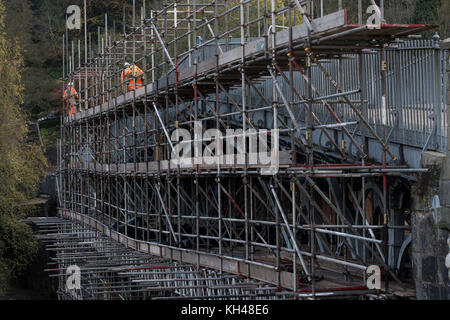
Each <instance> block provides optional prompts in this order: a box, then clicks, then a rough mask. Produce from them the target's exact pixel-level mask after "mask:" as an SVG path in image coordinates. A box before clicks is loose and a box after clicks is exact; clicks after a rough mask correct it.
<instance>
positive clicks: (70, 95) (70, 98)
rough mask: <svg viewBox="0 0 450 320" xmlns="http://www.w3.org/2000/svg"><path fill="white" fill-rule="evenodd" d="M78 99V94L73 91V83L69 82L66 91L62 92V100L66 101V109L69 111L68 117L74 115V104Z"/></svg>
mask: <svg viewBox="0 0 450 320" xmlns="http://www.w3.org/2000/svg"><path fill="white" fill-rule="evenodd" d="M77 99H78V93H77V91H76V90H75V86H74V83H73V82H69V84H68V85H67V89H66V91H64V100H65V101H66V105H67V109H68V110H69V116H71V115H73V114H75V113H76V104H77Z"/></svg>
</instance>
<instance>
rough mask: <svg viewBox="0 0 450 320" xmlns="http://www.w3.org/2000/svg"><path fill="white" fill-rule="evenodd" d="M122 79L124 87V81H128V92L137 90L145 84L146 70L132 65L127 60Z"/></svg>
mask: <svg viewBox="0 0 450 320" xmlns="http://www.w3.org/2000/svg"><path fill="white" fill-rule="evenodd" d="M121 80H122V88H123V87H124V85H123V82H124V81H128V83H127V87H128V92H131V91H134V90H137V89H139V88H142V87H143V86H144V72H143V71H142V70H141V69H139V67H138V66H136V65H130V64H129V63H128V62H126V63H125V66H124V70H123V72H122V75H121Z"/></svg>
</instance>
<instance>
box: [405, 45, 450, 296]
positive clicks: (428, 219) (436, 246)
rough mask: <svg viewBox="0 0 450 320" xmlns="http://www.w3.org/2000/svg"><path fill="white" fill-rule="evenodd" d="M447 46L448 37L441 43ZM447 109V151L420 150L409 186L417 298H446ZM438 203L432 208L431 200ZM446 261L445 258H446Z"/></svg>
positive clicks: (449, 77)
mask: <svg viewBox="0 0 450 320" xmlns="http://www.w3.org/2000/svg"><path fill="white" fill-rule="evenodd" d="M441 47H442V48H443V49H450V39H447V40H445V41H443V42H442V44H441ZM445 63H446V70H447V74H446V91H447V92H446V104H447V110H449V106H450V62H449V61H445ZM449 123H450V112H447V132H448V134H447V139H448V141H447V154H443V153H437V152H424V153H423V154H422V159H421V165H422V167H424V168H428V169H429V172H427V173H425V174H422V175H421V177H420V178H419V181H418V183H417V186H416V187H415V188H413V195H414V196H413V198H414V204H413V217H412V248H411V249H412V250H411V251H412V262H413V275H414V281H415V286H416V297H417V299H431V300H450V279H449V277H450V272H449V269H448V267H450V266H449V263H448V261H449V260H450V253H449V243H450V236H449V231H450V126H449V125H448V124H449ZM435 196H438V197H439V204H440V205H439V206H437V207H436V208H433V205H432V204H433V199H434V198H435ZM446 260H447V261H446Z"/></svg>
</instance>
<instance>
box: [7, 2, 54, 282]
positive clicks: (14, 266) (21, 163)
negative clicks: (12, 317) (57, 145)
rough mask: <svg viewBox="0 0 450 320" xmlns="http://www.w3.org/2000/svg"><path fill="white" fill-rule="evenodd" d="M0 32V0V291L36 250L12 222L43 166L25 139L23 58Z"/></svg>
mask: <svg viewBox="0 0 450 320" xmlns="http://www.w3.org/2000/svg"><path fill="white" fill-rule="evenodd" d="M4 30H5V6H4V3H3V0H0V79H2V80H1V81H0V181H1V183H0V290H2V289H4V288H5V286H6V284H7V282H8V281H9V280H11V279H14V278H16V277H17V276H19V275H20V274H21V272H23V271H24V269H25V268H26V267H27V265H28V264H29V263H30V261H31V259H32V257H33V255H34V254H35V252H36V250H37V242H36V240H34V239H33V237H32V233H31V230H30V228H29V227H28V226H27V225H24V224H21V223H19V222H18V219H19V218H21V217H23V216H24V215H25V214H26V213H27V210H26V209H25V208H26V207H25V206H22V205H21V204H23V203H24V202H25V201H26V200H27V199H30V198H31V197H33V196H34V193H35V190H36V188H37V186H38V185H39V182H40V175H41V174H42V173H43V171H44V169H45V166H46V161H45V158H44V156H43V153H42V149H41V148H40V147H38V146H35V145H33V144H31V143H28V142H27V141H26V138H27V126H26V123H27V121H26V116H25V114H24V112H23V109H22V104H23V85H22V77H21V72H22V70H23V57H22V55H21V49H20V46H19V45H18V43H19V41H18V40H17V39H13V38H8V37H7V35H6V32H5V31H4Z"/></svg>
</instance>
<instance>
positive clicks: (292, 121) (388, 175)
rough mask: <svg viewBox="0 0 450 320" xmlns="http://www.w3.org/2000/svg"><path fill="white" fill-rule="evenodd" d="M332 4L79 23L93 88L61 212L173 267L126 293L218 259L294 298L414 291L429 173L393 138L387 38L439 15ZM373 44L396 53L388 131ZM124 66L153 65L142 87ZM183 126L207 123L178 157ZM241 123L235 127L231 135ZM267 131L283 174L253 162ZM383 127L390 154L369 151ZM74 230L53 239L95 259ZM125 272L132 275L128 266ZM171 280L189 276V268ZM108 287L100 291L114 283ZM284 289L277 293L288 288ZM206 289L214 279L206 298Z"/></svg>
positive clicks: (142, 257)
mask: <svg viewBox="0 0 450 320" xmlns="http://www.w3.org/2000/svg"><path fill="white" fill-rule="evenodd" d="M317 3H319V2H318V1H298V0H294V1H282V2H280V1H274V0H247V1H223V0H209V1H205V0H183V1H170V2H168V1H166V3H165V5H164V7H163V8H162V9H160V10H155V8H152V10H149V9H148V8H146V7H145V5H146V4H145V1H144V5H143V7H142V8H141V11H140V15H139V16H138V17H136V12H137V11H136V10H135V1H133V7H134V9H133V12H132V25H131V26H130V27H126V24H125V21H126V20H125V16H126V14H125V13H124V21H123V30H122V31H121V32H120V33H119V32H118V31H117V30H116V28H115V24H114V27H113V28H112V31H111V27H110V24H109V23H108V18H107V16H106V17H105V28H104V30H103V32H100V30H99V32H98V37H97V38H98V40H97V44H96V45H95V44H94V43H93V42H94V41H93V39H92V36H91V34H88V32H87V27H86V26H85V30H84V31H85V41H84V50H83V49H82V47H83V43H82V42H81V41H79V42H78V46H76V44H74V42H72V44H71V50H69V47H70V45H69V40H68V34H67V33H66V36H65V37H64V39H63V43H64V52H65V54H64V61H63V64H64V67H63V70H64V74H63V78H64V80H65V81H64V89H65V88H66V87H67V84H68V83H69V82H74V83H75V87H76V90H77V92H78V95H77V97H74V96H72V97H70V100H71V101H72V102H68V99H65V100H64V108H63V110H64V113H63V116H62V119H61V121H62V133H61V134H62V141H61V145H60V151H59V168H60V174H59V176H58V189H59V193H58V198H59V215H60V216H61V217H62V218H66V219H70V220H72V221H76V222H78V223H82V224H83V227H80V228H82V229H80V230H83V231H82V232H81V231H79V230H74V229H73V228H74V227H73V225H70V228H72V229H70V231H68V232H69V234H72V233H74V232H75V233H78V232H81V233H87V234H89V235H90V236H93V235H95V234H96V232H100V233H101V235H102V237H105V238H102V239H103V240H102V242H101V245H104V246H106V247H108V248H109V247H112V248H114V250H113V251H110V253H111V252H119V251H120V252H122V250H125V251H127V250H129V249H133V250H134V251H139V252H141V253H139V254H138V253H136V252H135V253H133V254H131V256H132V258H133V259H138V260H139V264H141V265H144V266H145V265H147V264H150V265H154V264H158V265H159V264H161V265H164V266H166V267H167V268H168V269H165V270H164V271H161V270H159V271H155V270H156V269H155V270H152V271H151V272H150V271H148V270H147V271H142V272H143V273H144V275H142V274H141V271H139V272H134V270H132V271H131V274H132V276H133V277H135V278H133V277H131V275H130V274H127V275H126V277H127V278H130V277H131V278H132V279H134V280H136V281H134V280H133V281H134V282H133V281H132V282H133V284H132V285H131V284H129V283H128V285H129V286H130V287H129V288H128V289H127V290H128V291H127V292H132V291H133V290H132V288H136V290H137V291H139V292H145V290H147V289H148V287H147V285H148V282H152V281H155V282H157V283H160V282H161V283H163V282H164V281H162V280H161V279H160V278H158V275H159V276H161V277H163V278H165V277H169V276H170V274H180V275H181V274H190V275H192V274H196V275H198V274H201V276H200V277H203V278H207V277H206V276H205V273H208V274H209V273H213V274H214V277H216V278H217V279H220V281H224V279H229V278H231V279H241V278H245V279H246V280H245V281H244V282H245V283H247V285H250V286H255V284H254V283H258V285H259V282H263V283H266V284H267V285H268V287H267V288H269V289H270V290H272V289H273V286H275V288H277V290H278V291H280V292H282V294H283V297H286V295H289V296H290V297H293V298H302V297H307V298H320V297H321V294H322V295H323V294H324V292H325V293H326V296H330V295H331V296H332V295H333V294H337V293H338V292H339V293H342V292H348V293H349V294H351V292H359V293H360V292H361V291H362V292H363V293H365V294H373V293H375V294H380V293H381V292H383V293H384V294H391V293H392V292H393V291H402V290H404V291H405V290H406V288H407V286H408V285H407V284H406V283H405V282H404V281H402V279H401V278H402V276H401V274H400V273H401V271H402V270H401V269H402V261H401V260H402V259H401V257H402V255H403V253H404V250H405V249H404V248H403V246H402V243H404V240H405V239H406V238H407V237H408V235H409V227H408V222H407V216H406V215H405V212H406V208H407V204H406V203H407V202H408V201H407V199H406V198H407V197H408V192H407V187H405V186H406V185H407V180H408V179H407V178H405V177H408V176H411V175H413V174H414V173H417V172H419V171H420V169H411V168H408V167H406V166H404V165H401V164H399V163H398V161H397V155H396V154H395V152H394V151H392V150H390V149H389V144H388V141H389V138H390V133H389V132H388V130H387V125H386V124H387V122H386V121H387V120H386V119H387V117H388V111H387V106H386V103H385V101H386V90H387V89H386V85H385V82H386V72H387V71H386V54H385V50H386V48H387V47H388V45H389V44H390V43H392V42H393V41H395V40H397V39H400V38H404V37H407V36H409V35H412V34H417V33H418V32H421V31H425V30H429V29H431V28H433V27H435V26H426V25H390V24H381V25H379V26H369V25H364V24H362V6H361V5H360V12H359V14H358V15H357V17H358V23H356V24H350V23H349V21H348V13H347V11H346V10H345V9H343V8H341V7H337V8H331V9H332V12H331V13H329V14H325V12H324V10H322V11H320V12H317V11H316V12H314V8H315V7H316V6H315V5H314V4H317ZM360 3H361V2H360ZM339 6H341V4H339ZM331 9H330V10H331ZM336 10H337V11H336ZM85 14H86V13H85ZM75 48H77V50H78V58H77V57H76V52H75V51H76V50H75ZM374 50H377V51H378V52H381V54H380V57H381V59H380V61H379V66H380V67H379V69H378V71H379V74H377V76H380V79H381V81H380V82H381V83H380V84H379V85H380V86H381V94H382V97H381V101H382V104H381V105H380V106H379V112H380V113H381V119H382V123H381V124H380V125H378V126H376V127H375V126H373V125H372V124H371V123H369V121H368V120H367V119H368V112H369V110H368V109H367V99H368V98H367V97H366V92H365V91H366V88H367V84H366V83H365V82H366V79H367V76H369V77H370V75H367V72H369V71H368V70H367V68H366V66H365V61H366V59H365V57H366V55H370V54H372V53H373V51H374ZM83 51H84V54H83ZM349 55H354V56H355V55H356V57H357V59H356V60H355V61H356V62H355V63H357V66H358V67H357V68H356V70H355V72H354V74H353V78H352V79H347V78H345V77H343V70H342V68H340V70H339V72H338V75H340V76H339V77H338V78H337V79H335V78H334V77H333V74H332V72H330V70H329V68H328V67H327V63H328V62H329V61H338V62H339V64H338V65H339V66H342V65H343V61H345V60H346V59H348V57H349ZM83 58H84V63H83ZM76 61H77V62H78V63H76ZM126 62H128V63H130V64H132V65H133V64H134V65H138V66H139V68H141V69H142V70H143V72H144V78H143V85H142V87H141V86H140V85H139V84H138V79H142V77H141V75H135V74H133V77H132V78H133V79H134V80H133V79H131V80H130V79H122V78H121V74H122V72H123V70H124V64H125V63H126ZM77 64H78V67H76V65H77ZM372 72H373V71H372ZM373 76H375V75H373ZM130 81H131V83H132V84H131V86H132V89H133V90H130V91H128V90H127V87H129V84H130ZM267 83H269V84H270V86H271V90H266V88H267ZM348 83H350V84H351V85H348ZM324 92H327V93H324ZM330 92H331V93H330ZM68 103H73V104H74V105H75V107H76V113H75V114H69V113H68V111H69V108H68V107H67V106H68ZM345 114H347V115H350V116H347V117H344V115H345ZM324 115H326V116H325V117H324ZM350 118H351V120H346V119H350ZM177 129H184V132H187V133H189V134H190V135H191V136H192V137H193V138H192V140H189V139H188V140H186V139H185V140H184V143H185V144H192V145H193V148H192V149H193V150H194V152H192V154H191V155H190V156H187V155H186V154H185V153H183V157H182V158H183V160H184V162H181V163H180V162H178V163H175V162H173V161H172V160H173V158H174V157H173V155H174V154H175V153H174V152H176V150H177V149H176V147H177V145H176V143H178V142H180V140H179V139H178V138H179V136H178V135H176V136H173V135H172V133H173V132H174V131H175V130H177ZM210 129H212V130H213V131H211V130H210ZM239 129H240V130H242V132H240V131H236V130H239ZM227 130H235V131H233V132H234V133H233V134H232V135H230V134H228V133H227V134H224V135H223V136H221V135H220V134H219V132H227ZM198 132H201V133H203V132H214V133H211V134H209V135H206V134H205V135H202V134H200V135H199V134H198ZM255 136H256V137H257V138H258V139H260V140H261V141H263V145H264V146H268V147H269V149H270V150H272V151H271V153H269V158H271V156H272V157H275V158H276V168H275V170H274V169H273V163H272V162H271V163H269V164H267V163H266V162H264V163H262V161H260V160H258V157H256V158H257V160H256V161H255V154H258V151H260V149H259V148H261V145H258V146H257V145H256V144H255V143H254V140H252V139H253V137H255ZM175 138H176V139H175ZM369 139H371V141H375V142H372V145H371V147H372V148H376V150H378V151H379V153H380V154H381V157H382V161H381V162H380V163H376V162H374V161H372V159H370V158H369V157H368V140H369ZM322 141H326V143H322ZM230 146H231V147H230ZM228 147H230V149H231V150H232V151H233V155H232V156H231V157H227V155H228V156H229V154H227V155H225V154H224V150H225V149H226V150H230V149H228ZM187 154H190V153H189V152H188V153H187ZM205 154H207V155H208V156H207V157H202V155H205ZM225 160H227V161H225ZM230 161H231V163H230ZM87 227H89V228H90V230H94V231H88V230H87V229H85V228H87ZM63 234H64V233H63ZM72 241H74V242H75V243H77V242H79V239H78V238H71V237H69V238H68V242H67V243H61V242H58V243H57V244H56V245H55V246H56V247H57V249H58V251H59V252H61V253H60V254H59V258H60V259H69V258H70V262H74V263H75V262H76V263H80V260H77V259H78V258H80V259H81V260H83V259H84V258H82V257H84V256H85V255H86V252H91V249H92V247H90V248H89V249H84V247H82V246H79V245H75V246H76V250H75V251H74V252H73V242H72ZM113 241H118V242H120V243H122V244H123V245H125V247H127V248H129V249H118V248H119V245H113ZM100 249H101V246H100V247H97V250H100ZM67 250H68V251H67ZM77 250H80V251H79V252H78V251H77ZM85 250H87V251H85ZM96 252H97V253H98V252H101V251H96ZM127 252H128V251H127ZM97 253H96V254H97ZM110 253H107V254H106V253H105V254H106V255H107V256H108V257H111V255H114V254H113V253H112V254H110ZM146 254H149V255H153V256H157V257H160V258H157V259H156V258H150V257H149V256H148V255H146ZM126 256H127V255H126V254H125V255H124V257H126ZM399 257H400V258H399ZM117 259H122V258H120V257H117ZM133 259H131V260H130V264H131V265H134V264H136V263H135V262H134V261H132V260H133ZM83 261H84V260H83ZM99 261H103V260H101V259H100V258H99ZM111 261H115V260H114V259H112V260H111ZM58 263H60V264H61V265H67V264H68V263H69V261H64V262H61V261H59V262H58ZM121 263H122V262H121ZM69 264H70V263H69ZM371 265H376V266H379V267H380V268H381V270H382V274H383V281H382V282H383V288H382V289H381V290H369V288H367V277H368V275H367V268H368V267H369V266H371ZM105 268H106V267H105ZM58 270H59V269H58ZM86 270H89V268H87V269H86ZM127 271H130V270H127ZM97 272H98V271H95V272H93V273H97ZM101 272H104V275H105V277H104V278H102V279H103V280H101V279H100V280H98V281H111V279H110V278H108V277H107V276H106V274H107V273H108V272H111V270H110V269H104V270H103V269H102V271H101ZM93 273H89V272H88V274H89V276H91V275H92V274H93ZM117 275H119V276H118V278H117V279H121V276H122V275H123V276H124V277H125V275H124V271H123V270H119V271H117ZM216 278H214V279H216ZM105 279H106V280H105ZM107 279H110V280H107ZM139 279H141V280H142V282H143V283H144V284H142V283H141V280H139ZM155 279H157V280H155ZM165 279H167V278H165ZM85 281H90V280H85ZM98 281H97V280H96V282H95V283H96V286H99V282H98ZM170 281H172V280H170ZM170 281H169V280H168V282H170ZM89 283H91V282H89ZM108 283H110V282H108ZM170 283H171V284H173V286H175V287H176V286H178V289H176V290H179V291H180V292H184V291H183V290H188V288H186V285H185V284H183V281H174V282H170ZM237 283H238V284H239V285H241V284H242V283H241V282H237ZM86 285H87V284H86ZM113 286H116V287H117V286H119V287H121V286H123V285H122V284H121V283H120V282H119V283H116V282H115V283H114V284H113ZM206 286H207V285H206ZM220 286H225V287H227V286H230V283H229V282H228V283H225V282H221V284H220ZM271 286H272V287H271ZM256 287H257V288H266V287H258V286H256ZM91 288H92V287H91ZM95 288H97V287H95ZM95 288H94V289H92V290H93V292H94V293H92V296H93V297H97V298H98V297H99V294H100V296H102V295H104V294H106V293H105V290H106V289H102V290H103V291H102V290H99V291H98V288H97V289H95ZM146 288H147V289H146ZM156 288H158V289H161V291H163V292H165V291H164V290H165V289H164V288H163V286H162V285H161V284H159V285H158V286H156ZM170 288H171V290H172V289H173V288H174V287H172V286H170ZM230 288H233V287H232V286H231V287H230ZM269 289H267V291H266V293H265V294H266V296H267V295H268V292H272V294H273V296H276V294H275V293H274V291H273V290H272V291H270V290H269ZM149 290H153V289H149ZM255 290H256V291H257V289H255ZM258 290H259V289H258ZM260 290H266V289H260ZM97 291H98V292H97ZM130 294H131V293H130ZM142 294H143V295H144V296H145V293H142ZM227 294H230V295H233V294H232V293H231V292H226V293H224V295H227ZM254 294H256V293H254ZM202 295H203V297H205V298H206V297H208V296H209V295H210V293H209V291H204V290H203V291H202V290H199V291H198V293H197V296H196V297H197V298H198V297H200V296H202ZM163 296H164V295H163ZM180 296H186V294H184V295H183V294H180ZM242 296H243V297H244V296H246V295H245V294H243V295H242ZM126 297H127V298H131V297H136V296H132V295H128V296H126Z"/></svg>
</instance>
